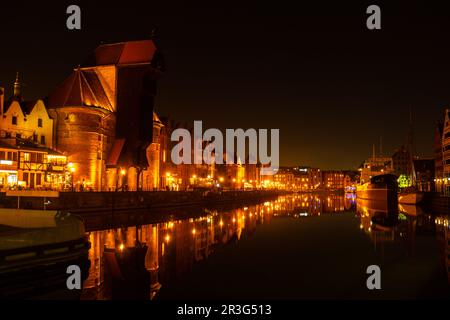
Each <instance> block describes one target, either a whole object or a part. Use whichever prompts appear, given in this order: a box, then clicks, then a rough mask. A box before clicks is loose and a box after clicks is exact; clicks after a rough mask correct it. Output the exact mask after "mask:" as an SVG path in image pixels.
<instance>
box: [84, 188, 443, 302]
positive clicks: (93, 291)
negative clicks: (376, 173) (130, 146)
mask: <svg viewBox="0 0 450 320" xmlns="http://www.w3.org/2000/svg"><path fill="white" fill-rule="evenodd" d="M344 212H355V213H356V216H357V218H359V219H360V228H361V229H362V230H363V231H364V232H366V233H367V234H368V235H369V237H370V239H371V241H372V242H373V243H374V245H375V250H376V251H381V254H382V255H383V254H384V251H383V250H384V247H383V243H386V242H394V241H395V240H396V239H401V241H403V242H404V243H405V244H406V247H407V248H408V253H409V254H414V239H415V237H416V234H418V233H423V232H425V233H429V232H432V233H433V232H435V231H436V230H437V229H438V228H441V227H440V226H441V224H438V223H437V222H436V221H435V218H434V217H432V216H431V215H426V214H418V213H417V212H416V213H415V214H412V215H408V213H407V212H406V213H405V212H402V213H399V211H398V209H395V208H394V209H393V210H385V209H383V208H377V207H372V206H371V205H370V204H368V203H358V205H356V199H355V196H354V195H353V194H345V195H342V194H340V195H339V194H301V195H300V194H299V195H288V196H282V197H279V198H278V199H277V200H275V201H270V202H265V203H261V204H259V205H253V206H248V207H243V208H240V209H235V210H231V211H224V212H219V211H215V210H211V211H207V212H206V214H205V215H204V216H202V217H199V218H191V219H184V220H173V221H166V222H163V223H157V224H150V225H142V226H132V227H123V228H117V229H111V230H103V231H94V232H90V233H89V240H90V242H91V250H90V252H89V259H90V261H91V269H90V271H89V277H88V279H87V280H86V282H85V284H84V287H85V290H84V293H83V297H84V299H124V298H132V299H153V298H154V297H155V296H156V295H157V293H158V291H159V290H160V288H161V286H166V285H171V284H173V283H176V281H177V280H179V279H181V278H183V277H185V276H186V275H187V274H189V271H190V270H191V269H192V268H193V267H194V265H195V264H196V263H198V262H200V261H202V260H205V259H207V258H208V257H209V256H210V255H211V254H213V253H214V252H215V251H216V248H218V247H219V246H222V245H224V244H227V243H233V242H239V241H240V240H241V238H242V237H243V236H244V235H245V236H248V237H251V236H252V235H253V233H255V231H256V229H257V228H258V227H259V226H261V225H266V224H269V223H270V222H271V220H272V219H277V218H291V219H304V218H307V217H319V216H321V215H324V214H341V213H344ZM411 217H412V218H411ZM319 219H320V218H319ZM439 219H444V218H439ZM440 221H441V220H439V222H440ZM442 221H446V222H445V223H446V227H444V222H443V223H442V226H443V229H442V230H443V231H442V230H441V229H439V230H441V231H439V232H438V233H439V237H440V238H439V239H441V240H442V239H445V237H448V218H447V220H445V219H444V220H442ZM435 225H436V228H435V227H434V226H435ZM356 231H357V230H356ZM447 239H448V238H447ZM441 240H439V241H441ZM441 242H442V241H441ZM442 246H443V245H442ZM445 250H448V248H447V249H444V251H443V252H445ZM286 259H289V257H286ZM444 263H448V260H446V261H444ZM249 298H251V297H249Z"/></svg>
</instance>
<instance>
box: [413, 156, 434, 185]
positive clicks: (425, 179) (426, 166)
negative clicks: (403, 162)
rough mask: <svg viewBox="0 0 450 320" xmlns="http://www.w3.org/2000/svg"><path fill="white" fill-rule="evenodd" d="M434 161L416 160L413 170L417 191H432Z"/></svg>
mask: <svg viewBox="0 0 450 320" xmlns="http://www.w3.org/2000/svg"><path fill="white" fill-rule="evenodd" d="M434 166H435V160H434V159H416V160H414V169H415V171H416V184H417V188H418V189H419V191H434V190H435V188H434V179H435V167H434Z"/></svg>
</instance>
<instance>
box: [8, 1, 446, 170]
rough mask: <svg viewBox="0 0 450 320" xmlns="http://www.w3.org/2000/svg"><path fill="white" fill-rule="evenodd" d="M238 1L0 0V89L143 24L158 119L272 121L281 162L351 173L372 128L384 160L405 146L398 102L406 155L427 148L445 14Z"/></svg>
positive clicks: (38, 79) (47, 76) (33, 78)
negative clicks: (370, 25) (151, 50)
mask: <svg viewBox="0 0 450 320" xmlns="http://www.w3.org/2000/svg"><path fill="white" fill-rule="evenodd" d="M241 2H244V1H240V2H233V1H207V2H198V1H190V2H185V3H181V2H180V3H179V4H178V5H177V4H175V3H173V2H172V3H170V4H169V3H166V1H164V4H160V3H158V2H156V1H151V0H147V1H134V0H127V1H124V2H123V5H120V6H119V5H118V4H116V2H115V1H109V2H105V1H95V4H93V3H92V2H91V3H84V2H79V1H58V2H56V1H41V2H39V3H35V2H30V4H28V3H27V2H21V3H20V4H17V3H13V2H12V1H10V2H2V6H1V8H0V12H1V18H0V85H2V86H5V87H6V89H7V95H8V96H9V95H11V94H12V83H13V81H14V78H15V72H16V71H19V72H20V73H21V78H22V80H23V82H24V83H25V84H26V87H25V88H24V96H25V98H26V99H34V98H39V97H45V96H46V95H47V94H48V93H49V92H50V91H52V89H53V88H54V87H55V86H56V85H57V84H58V83H60V82H61V81H62V80H64V78H65V77H67V76H68V75H69V74H70V73H71V70H72V69H73V68H74V67H76V66H77V65H78V64H81V63H83V62H84V61H85V59H86V57H87V56H88V55H89V54H90V53H91V52H92V51H93V50H94V49H95V47H96V46H97V45H98V44H100V42H102V41H103V42H104V43H109V42H119V41H126V40H138V39H144V38H148V37H149V36H150V34H151V31H152V29H153V28H156V40H155V41H156V44H157V46H158V47H159V48H160V49H161V50H162V52H163V54H164V55H165V60H166V66H167V72H166V74H165V76H164V78H163V79H162V80H161V81H160V83H159V95H158V97H157V105H156V111H157V112H158V114H160V115H170V116H171V117H173V118H175V119H177V120H180V121H187V122H191V123H192V121H193V120H203V121H204V127H217V128H240V127H241V128H268V129H270V128H279V129H280V134H281V141H280V143H281V146H280V152H281V154H280V157H281V164H282V165H310V166H316V167H321V168H323V169H327V168H329V169H331V168H335V169H351V168H356V167H357V166H358V165H359V164H360V163H361V162H362V161H363V160H364V159H365V158H367V157H368V156H369V155H370V154H371V152H372V144H373V143H376V144H377V145H378V143H379V139H380V136H382V137H383V149H384V151H385V153H389V154H390V153H392V152H393V151H394V149H395V148H396V147H398V146H399V145H401V144H403V143H405V142H406V136H407V130H408V122H409V108H410V107H411V108H412V110H413V114H414V123H415V142H416V150H417V153H418V154H419V155H422V156H432V155H433V135H434V125H435V122H436V120H439V119H443V115H444V109H445V107H449V106H450V37H449V31H450V11H449V10H448V9H447V8H445V7H444V6H442V5H439V4H438V3H437V2H433V5H430V4H428V5H426V3H427V2H425V1H420V2H418V1H401V2H396V4H395V5H393V4H392V3H391V4H384V3H380V2H378V1H377V2H372V1H370V2H365V1H359V2H358V3H356V1H354V3H353V4H352V2H350V1H348V3H347V4H345V5H344V4H342V3H341V1H330V3H329V4H327V2H325V1H320V2H319V3H318V4H317V5H315V6H312V5H311V4H309V5H304V4H302V3H301V2H298V1H297V2H296V3H291V2H294V1H271V2H262V1H257V2H250V1H246V2H245V4H242V3H241ZM390 2H394V1H390ZM45 3H47V4H45ZM428 3H430V2H428ZM70 4H78V5H80V7H81V10H82V30H81V31H69V30H67V29H66V18H67V15H66V13H65V11H66V8H67V6H68V5H70ZM125 4H126V5H125ZM370 4H378V5H379V6H380V7H381V11H382V29H381V30H375V31H371V30H368V29H367V28H366V18H367V16H368V15H367V14H366V13H365V12H366V8H367V6H368V5H370Z"/></svg>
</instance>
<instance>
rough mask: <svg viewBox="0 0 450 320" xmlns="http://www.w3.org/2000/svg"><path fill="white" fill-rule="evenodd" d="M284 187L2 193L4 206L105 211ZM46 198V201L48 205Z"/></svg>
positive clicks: (202, 202)
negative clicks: (47, 194)
mask: <svg viewBox="0 0 450 320" xmlns="http://www.w3.org/2000/svg"><path fill="white" fill-rule="evenodd" d="M283 193H285V192H281V191H262V190H258V191H227V192H222V193H212V192H204V191H187V192H177V191H174V192H171V191H156V192H151V191H150V192H146V191H142V192H136V191H130V192H61V193H60V194H59V197H58V198H46V199H44V198H42V197H20V199H19V201H18V199H17V197H15V196H6V194H5V193H0V207H2V208H17V206H18V204H19V206H20V208H22V209H34V210H42V209H44V207H45V209H47V210H70V211H72V212H74V213H75V212H89V211H95V212H102V211H108V212H110V211H111V210H130V209H146V208H148V209H153V208H173V207H183V206H208V205H214V204H224V203H233V202H243V201H250V200H264V199H266V198H267V199H269V198H274V197H276V196H278V195H281V194H283ZM44 202H45V203H46V204H45V205H44Z"/></svg>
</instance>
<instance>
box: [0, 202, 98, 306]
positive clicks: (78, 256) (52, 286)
mask: <svg viewBox="0 0 450 320" xmlns="http://www.w3.org/2000/svg"><path fill="white" fill-rule="evenodd" d="M88 250H89V242H88V240H87V238H86V233H85V229H84V225H83V222H82V221H81V220H80V219H79V218H78V217H76V216H74V215H71V214H68V213H62V212H59V211H52V210H25V209H0V298H14V299H17V298H19V299H39V298H51V299H78V298H79V296H80V294H81V290H69V289H68V288H67V283H66V282H67V279H68V277H69V274H68V273H67V269H68V267H69V266H72V265H76V266H78V267H79V268H80V271H81V277H82V278H81V280H82V281H84V280H85V278H86V277H87V271H88V270H89V266H90V263H89V259H88ZM81 283H82V282H81Z"/></svg>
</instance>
